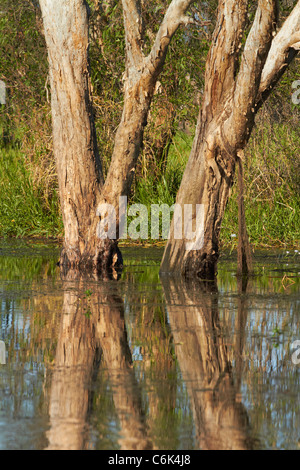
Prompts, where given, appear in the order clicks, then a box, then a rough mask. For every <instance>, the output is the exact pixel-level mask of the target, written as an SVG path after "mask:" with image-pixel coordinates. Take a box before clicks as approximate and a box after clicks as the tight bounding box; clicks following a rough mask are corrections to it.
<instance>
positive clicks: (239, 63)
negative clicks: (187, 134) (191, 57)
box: [161, 0, 300, 279]
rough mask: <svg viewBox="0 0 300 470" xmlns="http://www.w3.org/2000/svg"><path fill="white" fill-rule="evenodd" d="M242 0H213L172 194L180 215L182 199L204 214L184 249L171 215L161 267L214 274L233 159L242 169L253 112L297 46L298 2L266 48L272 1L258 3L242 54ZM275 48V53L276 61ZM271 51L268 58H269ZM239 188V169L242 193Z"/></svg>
mask: <svg viewBox="0 0 300 470" xmlns="http://www.w3.org/2000/svg"><path fill="white" fill-rule="evenodd" d="M247 4H248V1H247V0H239V1H234V0H228V1H227V0H226V2H224V1H223V0H220V1H219V7H218V18H217V23H216V27H215V31H214V35H213V38H212V43H211V47H210V51H209V53H208V58H207V63H206V74H205V91H204V97H203V104H202V109H201V111H200V114H199V118H198V124H197V128H196V134H195V139H194V143H193V148H192V151H191V155H190V158H189V160H188V163H187V166H186V169H185V172H184V176H183V179H182V183H181V186H180V189H179V192H178V195H177V199H176V203H177V204H178V205H179V206H180V207H181V210H182V213H183V208H184V205H185V204H192V205H193V207H194V214H193V222H194V224H195V221H196V215H195V214H196V205H197V204H202V205H203V207H204V217H203V220H201V226H200V227H198V228H197V233H196V235H195V237H194V243H195V246H196V248H194V249H190V248H188V249H187V246H188V245H187V243H189V246H190V242H189V240H187V238H186V236H185V234H184V223H185V222H184V221H182V222H179V223H181V227H179V229H181V230H180V231H179V233H183V237H182V238H181V239H179V237H178V239H177V238H175V233H176V231H175V232H174V228H175V223H174V218H173V222H172V226H171V230H170V238H169V240H168V243H167V245H166V248H165V252H164V256H163V260H162V264H161V272H180V273H181V274H182V275H184V276H192V277H194V276H198V277H200V278H204V279H211V278H214V276H215V274H216V266H217V260H218V256H219V237H220V227H221V222H222V219H223V216H224V211H225V208H226V204H227V201H228V198H229V196H230V190H231V186H232V184H233V182H234V174H235V166H236V162H237V161H239V167H240V171H241V170H242V156H243V149H244V147H245V146H246V144H247V142H248V140H249V137H250V134H251V131H252V128H253V126H254V118H255V114H256V112H257V110H258V108H259V106H260V105H261V103H262V101H263V99H264V97H265V96H266V94H267V92H268V90H270V88H272V86H274V84H275V83H276V80H278V78H279V76H280V73H279V70H281V69H282V68H283V67H284V66H285V63H286V62H287V61H288V60H289V57H290V55H291V54H290V48H291V47H297V43H296V42H295V41H297V40H298V36H297V34H296V33H294V31H295V30H297V27H298V30H299V21H300V14H299V10H300V7H299V5H300V2H298V4H297V6H296V7H295V9H294V11H293V12H292V13H291V15H290V17H289V18H288V19H287V20H286V22H285V23H284V25H283V26H282V28H281V31H280V32H279V33H278V34H277V36H280V37H281V38H283V39H281V40H280V42H279V43H278V41H277V39H276V38H277V36H275V39H274V40H273V43H274V44H275V45H274V47H271V49H270V46H271V44H272V38H273V37H274V35H275V31H274V28H275V26H276V19H277V9H276V4H277V2H276V1H275V0H272V1H268V0H259V2H258V7H257V11H256V15H255V18H254V21H253V24H252V27H251V29H250V32H249V34H248V37H247V40H246V43H245V46H244V49H243V52H242V53H240V50H241V45H242V37H243V34H244V30H245V25H246V21H247ZM289 30H290V31H292V33H294V34H293V41H292V42H291V41H288V39H287V38H288V31H289ZM280 45H281V46H282V47H280ZM272 46H273V44H272ZM273 49H275V52H276V51H277V52H278V53H279V55H280V60H279V63H278V60H277V57H276V53H275V52H274V50H273ZM269 50H270V53H271V55H272V57H271V59H270V60H268V59H269V56H268V52H269ZM274 57H276V61H275V59H274ZM272 58H273V59H272ZM265 63H266V67H267V70H266V71H264V65H265ZM261 77H262V80H261ZM242 189H243V182H242V173H241V172H240V191H242ZM239 202H240V210H239V214H240V227H241V233H240V242H239V243H240V248H239V264H240V268H239V271H240V272H248V271H251V268H252V266H251V257H250V249H249V244H248V236H247V233H246V227H245V220H244V207H243V197H242V192H241V194H240V198H239ZM177 223H178V222H177ZM177 233H178V232H177Z"/></svg>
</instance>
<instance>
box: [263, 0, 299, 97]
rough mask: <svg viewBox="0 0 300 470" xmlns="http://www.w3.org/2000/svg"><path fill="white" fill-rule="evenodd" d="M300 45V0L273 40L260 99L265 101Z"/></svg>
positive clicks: (265, 66) (265, 67)
mask: <svg viewBox="0 0 300 470" xmlns="http://www.w3.org/2000/svg"><path fill="white" fill-rule="evenodd" d="M299 47H300V0H299V1H298V3H297V5H296V6H295V7H294V9H293V11H292V12H291V14H290V15H289V16H288V18H287V19H286V20H285V22H284V23H283V25H282V27H281V29H280V30H279V32H278V33H277V34H276V36H275V37H274V39H273V41H272V45H271V48H270V51H269V53H268V57H267V60H266V63H265V65H264V68H263V71H262V76H261V81H260V86H259V99H258V103H259V102H260V101H263V99H264V97H265V96H266V95H267V94H268V91H269V90H270V89H271V88H273V86H274V85H275V84H276V83H277V81H278V80H279V78H280V77H281V76H282V75H283V73H284V71H285V69H286V68H287V66H288V65H289V64H290V62H291V61H292V60H293V59H294V57H295V56H296V55H297V50H299Z"/></svg>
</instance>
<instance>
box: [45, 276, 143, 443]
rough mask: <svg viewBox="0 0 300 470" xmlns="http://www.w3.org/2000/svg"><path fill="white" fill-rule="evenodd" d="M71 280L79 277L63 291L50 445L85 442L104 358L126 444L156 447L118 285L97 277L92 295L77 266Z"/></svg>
mask: <svg viewBox="0 0 300 470" xmlns="http://www.w3.org/2000/svg"><path fill="white" fill-rule="evenodd" d="M65 280H66V278H65V279H64V281H65ZM68 280H73V281H75V285H74V284H73V288H72V290H68V289H66V290H65V292H64V304H63V316H62V322H61V328H60V332H59V338H58V345H57V353H56V361H55V370H54V373H53V378H52V386H51V393H50V405H49V415H50V430H49V432H48V435H47V437H48V441H49V445H48V449H67V450H71V449H75V450H76V449H82V448H84V447H85V442H86V439H85V435H86V429H87V428H86V422H87V416H88V412H89V403H90V397H89V392H88V390H89V389H90V387H89V384H90V383H91V381H92V378H93V376H94V375H95V374H96V373H97V370H98V367H99V364H100V361H102V360H104V361H105V364H106V367H107V369H108V372H109V379H110V384H111V387H112V390H113V399H114V405H115V409H116V411H117V414H118V418H119V420H120V426H121V438H120V442H119V444H120V447H121V449H128V450H129V449H139V450H143V449H151V447H152V446H151V443H150V441H149V439H148V438H147V431H146V424H145V419H144V416H143V412H142V406H141V397H140V393H139V386H138V383H137V381H136V378H135V374H134V370H133V367H132V357H131V351H130V348H129V345H128V340H127V333H126V328H125V320H124V306H123V301H122V298H121V297H119V295H118V293H117V285H116V286H115V290H114V292H111V291H110V289H109V285H107V284H106V283H105V282H99V283H95V284H93V285H94V289H93V292H92V295H90V296H89V297H88V300H87V298H86V296H85V293H84V287H83V286H84V281H83V280H80V279H79V280H78V279H77V274H76V273H72V272H69V273H68Z"/></svg>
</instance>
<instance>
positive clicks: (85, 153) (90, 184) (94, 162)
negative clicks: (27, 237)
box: [40, 0, 115, 268]
mask: <svg viewBox="0 0 300 470" xmlns="http://www.w3.org/2000/svg"><path fill="white" fill-rule="evenodd" d="M54 3H55V4H54ZM40 4H41V9H42V14H43V22H44V30H45V38H46V43H47V48H48V59H49V73H50V83H51V108H52V125H53V148H54V155H55V159H56V168H57V176H58V183H59V193H60V202H61V210H62V217H63V224H64V244H63V249H62V253H61V258H60V264H61V266H63V267H64V268H70V267H82V268H90V267H91V266H93V267H96V266H97V267H99V266H102V265H103V264H106V263H109V264H110V263H111V259H110V258H111V257H112V248H115V247H114V243H113V242H111V243H110V244H108V243H107V242H106V243H104V241H103V240H100V239H99V238H98V237H97V234H96V227H97V222H98V221H97V218H96V211H97V207H98V204H99V202H100V194H101V187H102V185H103V176H102V167H101V161H100V158H99V153H98V148H97V140H96V132H95V125H94V118H93V110H92V102H91V98H90V96H91V93H90V76H89V63H88V10H87V7H86V4H85V2H84V1H75V0H72V1H68V2H67V1H65V0H63V1H60V2H58V3H57V2H53V0H41V1H40ZM113 254H114V253H113ZM107 258H109V259H107Z"/></svg>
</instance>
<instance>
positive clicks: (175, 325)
mask: <svg viewBox="0 0 300 470" xmlns="http://www.w3.org/2000/svg"><path fill="white" fill-rule="evenodd" d="M240 282H241V283H242V282H243V281H240ZM162 284H163V287H164V293H165V298H166V303H167V311H168V318H169V322H170V325H171V329H172V332H173V337H174V345H175V353H176V356H177V359H178V361H179V366H180V369H181V373H182V376H183V380H184V381H185V383H186V386H187V390H188V393H189V396H190V402H191V406H192V411H193V417H194V422H195V427H196V440H197V443H198V445H199V448H200V449H213V450H217V449H220V450H221V449H224V450H231V449H235V450H243V449H244V450H248V449H252V448H253V447H254V444H255V442H254V440H253V439H252V438H251V430H250V426H249V420H248V416H247V412H246V409H245V407H244V406H243V404H242V403H241V401H240V391H239V386H240V381H241V372H242V371H241V357H242V352H243V340H244V334H243V330H244V328H245V321H246V318H245V315H246V314H245V309H244V301H243V295H242V291H243V290H245V289H246V285H243V286H242V284H240V287H239V290H240V296H239V298H240V300H239V307H238V315H237V320H236V332H235V333H236V335H235V337H236V341H235V351H234V355H235V359H236V361H235V363H236V367H235V370H233V365H232V362H231V360H230V358H229V351H228V346H227V345H226V342H225V340H224V334H223V328H222V324H221V321H220V318H219V308H218V291H217V287H216V285H215V284H214V283H208V282H207V283H206V282H203V281H194V282H192V281H189V282H188V283H187V282H186V281H184V280H183V279H181V278H170V277H167V276H164V277H162ZM233 376H234V377H235V381H234V379H233ZM256 445H257V443H256Z"/></svg>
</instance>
